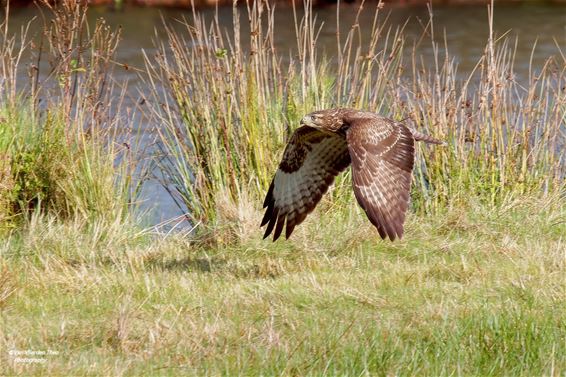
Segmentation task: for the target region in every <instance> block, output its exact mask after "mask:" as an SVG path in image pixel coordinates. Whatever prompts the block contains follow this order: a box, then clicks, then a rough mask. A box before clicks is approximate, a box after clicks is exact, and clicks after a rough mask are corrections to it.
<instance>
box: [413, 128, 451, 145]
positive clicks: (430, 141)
mask: <svg viewBox="0 0 566 377" xmlns="http://www.w3.org/2000/svg"><path fill="white" fill-rule="evenodd" d="M409 129H410V130H411V133H412V134H413V138H414V139H415V141H424V142H425V143H427V144H438V145H443V146H446V145H448V144H446V142H444V141H440V140H438V139H435V138H433V137H432V136H429V135H425V134H423V133H422V132H419V131H417V130H414V129H411V128H409Z"/></svg>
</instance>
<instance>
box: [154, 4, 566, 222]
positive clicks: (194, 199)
mask: <svg viewBox="0 0 566 377" xmlns="http://www.w3.org/2000/svg"><path fill="white" fill-rule="evenodd" d="M382 5H383V4H382V3H379V4H378V5H377V7H376V8H375V18H374V22H373V24H372V25H371V28H370V29H368V30H362V29H361V26H360V24H359V23H358V18H359V15H360V12H362V9H363V6H364V5H363V4H362V5H361V6H360V8H359V11H358V17H357V18H356V21H355V22H354V24H353V25H352V26H351V27H350V29H349V31H348V33H347V34H346V35H345V36H343V35H340V34H339V32H337V51H338V55H337V56H335V57H320V51H319V48H318V47H317V36H318V33H319V31H320V28H321V25H320V24H319V23H318V22H317V21H316V12H315V11H314V10H313V9H312V5H311V3H310V2H306V3H305V4H304V8H303V9H301V10H300V11H301V12H302V13H303V16H302V17H301V18H299V17H298V16H297V13H298V11H297V10H296V9H295V8H293V10H294V11H295V31H296V32H295V34H296V43H297V50H296V54H291V58H290V61H289V62H284V60H283V58H282V57H283V56H286V54H280V53H279V52H278V50H277V46H276V45H275V42H274V37H273V35H274V33H276V32H277V28H278V27H281V25H277V24H276V23H275V21H274V18H275V17H274V14H275V9H274V8H273V7H272V5H270V4H269V3H268V2H253V4H250V3H248V5H247V8H246V9H245V10H244V13H245V16H246V17H243V19H245V20H247V21H248V24H249V25H248V29H249V31H248V32H244V31H243V30H244V28H243V27H242V26H241V25H240V12H241V8H239V7H234V8H233V18H232V20H233V25H232V28H231V29H230V30H228V31H224V30H223V29H222V26H221V25H220V24H219V20H218V16H217V17H216V18H214V19H213V20H212V21H211V22H210V23H207V22H206V21H205V19H204V17H203V16H202V15H201V14H199V13H198V12H196V11H193V16H192V18H191V21H187V20H185V21H184V23H183V24H184V27H183V30H182V31H177V30H173V29H171V28H167V29H166V32H167V36H168V40H167V42H166V43H162V44H160V45H159V46H158V47H159V53H158V54H157V55H156V56H146V65H147V68H148V71H149V73H150V77H149V79H148V81H149V83H150V84H151V87H152V88H153V94H154V99H153V102H154V103H158V104H159V106H154V107H153V111H154V115H155V116H156V117H157V119H158V121H159V123H160V124H161V126H160V128H159V129H158V132H159V133H160V136H161V147H162V156H161V157H162V159H161V160H160V161H161V168H162V171H163V172H164V176H165V177H166V178H167V179H170V181H169V182H168V184H171V185H172V186H169V189H170V190H171V192H172V194H173V195H174V197H175V198H176V199H177V200H179V201H180V202H182V203H183V204H184V205H186V206H187V207H188V210H189V213H190V215H191V217H192V219H193V221H214V220H215V218H216V216H217V203H216V201H217V196H218V195H219V193H228V195H229V196H230V198H231V199H232V200H234V201H237V200H238V198H240V197H241V193H242V192H243V191H245V192H246V197H249V198H252V199H253V200H255V201H256V202H257V203H258V204H259V203H260V202H261V197H262V196H263V195H264V193H265V189H266V187H267V186H268V184H269V182H270V179H271V176H272V174H273V172H274V170H275V168H276V165H277V163H278V160H279V158H280V156H281V153H282V149H283V147H284V144H285V142H286V140H287V139H288V137H289V135H290V134H291V133H292V131H293V130H294V129H295V128H296V127H297V126H298V120H299V119H300V117H301V116H302V115H303V114H304V113H307V112H310V111H312V110H314V109H320V108H326V107H333V106H347V107H355V108H362V109H367V110H371V111H376V112H379V113H382V114H384V115H387V116H390V117H393V118H395V119H397V120H401V119H406V122H407V123H408V125H409V126H411V127H417V128H420V129H424V131H425V132H428V133H430V134H432V135H434V136H436V137H439V138H443V139H445V140H446V141H447V142H448V144H449V145H448V147H446V148H444V149H440V148H435V149H428V148H427V147H423V146H421V147H419V161H418V163H417V166H416V169H415V181H416V185H415V186H414V192H413V205H414V208H415V209H417V210H419V211H425V212H427V211H439V210H442V209H443V208H445V207H446V206H447V205H452V204H455V203H465V201H466V200H467V198H469V197H470V196H471V195H472V196H476V197H478V198H479V199H480V200H482V201H485V202H487V203H492V204H497V203H499V202H501V200H502V198H504V197H506V196H508V195H522V194H527V193H537V192H540V193H541V195H542V194H546V193H548V192H550V191H555V190H563V189H564V173H565V170H566V168H565V164H564V155H563V149H562V148H561V146H562V145H564V131H563V127H564V122H565V121H564V117H565V109H566V105H565V101H566V98H565V92H564V90H563V89H562V88H563V87H564V85H565V82H564V80H565V69H564V64H562V63H563V62H562V61H559V60H556V59H555V58H553V57H549V59H548V61H547V64H545V66H544V67H542V69H541V70H540V72H539V73H537V74H536V75H534V74H533V75H531V77H529V82H528V83H527V84H526V85H523V84H521V83H520V82H519V81H518V79H517V78H516V76H515V73H514V53H513V47H512V46H511V45H510V42H509V41H508V40H506V39H503V40H496V36H495V35H494V33H493V12H492V8H490V13H489V17H490V31H491V33H490V38H489V40H488V41H487V44H486V49H485V52H484V54H483V56H482V57H481V58H480V60H479V61H478V64H477V67H476V69H475V70H474V72H472V73H471V74H470V75H469V77H468V78H467V79H466V80H464V81H462V80H459V79H458V78H457V77H458V71H457V66H456V65H455V63H454V61H453V59H452V58H451V57H450V55H449V53H448V51H447V50H446V51H445V49H444V48H442V47H441V46H440V45H439V44H438V43H437V42H436V38H435V35H434V28H433V24H432V22H431V23H430V24H429V25H428V26H427V29H428V30H425V31H424V32H427V33H429V34H430V35H431V36H432V37H431V38H430V43H431V44H432V46H433V51H434V62H432V64H428V62H427V63H423V62H422V61H423V59H422V58H421V56H420V55H419V53H418V48H417V47H418V46H410V47H407V44H406V42H405V39H404V37H403V30H402V27H401V28H398V29H395V30H393V29H391V28H388V27H387V26H386V23H384V22H382V21H381V19H382V16H381V15H380V10H381V8H382ZM339 11H340V10H339V8H338V9H337V15H338V17H339ZM431 20H432V17H431ZM338 30H340V29H339V26H338ZM244 41H245V43H244ZM244 45H247V46H249V48H244V47H242V46H244ZM285 53H286V52H285ZM443 55H444V56H445V58H444V59H441V58H440V57H441V56H443ZM163 92H165V94H164V95H163ZM561 128H562V129H561ZM348 183H349V176H348V174H346V175H344V177H343V178H341V179H339V180H338V182H337V185H336V186H337V188H338V190H337V191H335V193H337V194H338V195H335V196H334V197H341V198H347V197H349V196H348V195H345V194H344V193H345V192H349V191H350V190H344V189H345V188H346V187H347V185H348Z"/></svg>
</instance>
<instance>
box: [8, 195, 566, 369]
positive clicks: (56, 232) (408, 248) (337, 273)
mask: <svg viewBox="0 0 566 377" xmlns="http://www.w3.org/2000/svg"><path fill="white" fill-rule="evenodd" d="M326 204H327V206H326V207H324V206H323V208H321V209H320V210H317V211H316V212H315V214H314V215H313V216H312V218H310V219H309V220H307V222H306V224H305V226H301V227H300V229H298V231H297V234H296V237H294V239H292V240H291V241H289V242H278V243H271V242H268V241H262V240H260V234H259V233H258V232H256V231H255V230H256V228H255V226H254V228H253V230H247V227H246V226H247V225H250V224H254V225H256V224H257V221H258V220H259V219H260V215H261V214H260V213H259V212H258V211H249V212H242V213H243V214H244V215H242V217H241V218H240V221H241V222H242V223H243V224H244V225H242V228H241V229H242V232H238V230H237V229H236V228H234V229H233V232H235V233H236V234H238V237H239V240H240V241H239V242H238V243H235V242H232V243H231V244H230V245H217V246H210V244H207V243H206V240H199V241H192V242H191V241H189V240H187V239H184V238H179V237H176V236H171V237H168V238H165V239H163V238H161V237H157V238H155V237H151V236H150V235H149V234H139V233H136V231H135V230H134V229H130V230H127V229H126V230H121V231H120V232H117V233H116V234H113V235H110V236H109V237H108V238H100V237H99V234H98V233H97V232H93V231H89V230H86V229H84V227H82V226H81V225H80V224H67V225H60V224H58V223H57V222H53V221H51V222H50V221H49V219H45V218H41V217H37V218H35V219H33V220H32V221H31V222H30V223H29V224H28V227H27V228H26V229H25V231H23V232H21V233H19V234H18V235H14V236H13V237H11V238H10V239H8V240H4V241H2V243H1V244H0V250H2V254H3V266H2V268H3V271H4V274H3V276H4V277H3V279H2V281H1V283H0V284H1V286H0V297H2V301H0V305H1V307H2V336H1V337H0V344H1V346H0V347H1V349H2V350H3V351H2V353H1V356H0V360H2V362H1V365H4V367H3V368H4V370H3V371H2V374H19V375H28V374H37V375H39V374H43V373H50V374H54V375H68V374H73V375H83V374H86V375H93V374H96V375H108V374H111V375H179V374H198V375H202V374H213V375H217V374H247V375H250V374H264V375H272V374H284V375H289V374H295V375H306V374H311V375H321V374H331V375H361V374H370V375H414V374H420V375H524V376H533V375H556V376H559V375H562V374H564V373H565V372H566V356H565V355H566V349H565V339H566V314H565V311H564V307H565V305H566V297H565V295H564V292H565V289H566V282H565V280H564V270H565V265H564V263H565V260H564V234H566V225H565V222H564V219H565V215H566V212H565V211H566V209H565V207H564V206H563V203H559V205H556V202H554V203H551V201H548V202H542V201H540V200H537V199H533V201H532V202H531V203H530V204H527V202H526V201H512V202H511V201H510V202H508V203H506V205H505V206H504V207H503V208H499V209H494V208H488V207H485V206H484V205H480V204H476V205H470V207H469V208H466V209H463V208H460V209H453V210H448V211H447V212H446V213H445V214H444V216H414V215H413V216H409V219H408V226H407V228H408V230H407V234H406V237H405V239H404V240H403V241H402V242H398V243H388V242H383V241H381V240H379V238H378V236H377V234H376V232H375V231H374V230H373V229H372V228H371V226H370V225H368V223H367V221H365V219H364V218H363V216H362V214H360V213H359V212H360V211H356V210H353V208H355V207H353V206H352V207H350V206H348V207H346V208H344V211H336V210H332V211H326V210H328V209H329V207H328V204H329V203H326ZM351 209H352V211H350V210H351ZM525 219H528V221H525ZM120 235H121V236H120ZM10 292H13V293H11V294H10ZM11 349H24V350H25V349H33V350H47V349H52V350H56V351H58V352H59V355H57V356H50V357H48V361H47V362H46V363H45V364H44V365H29V364H28V365H26V364H14V363H13V361H12V360H10V357H9V356H8V354H7V352H6V351H7V350H11Z"/></svg>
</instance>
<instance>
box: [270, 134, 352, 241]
mask: <svg viewBox="0 0 566 377" xmlns="http://www.w3.org/2000/svg"><path fill="white" fill-rule="evenodd" d="M349 164H350V156H349V153H348V146H347V144H346V140H345V139H344V137H343V136H340V135H338V134H333V133H324V132H321V131H319V130H317V129H315V128H312V127H308V126H302V127H299V128H298V129H297V130H296V131H295V132H294V134H293V136H292V137H291V139H290V141H289V143H288V144H287V147H286V148H285V152H284V153H283V158H282V161H281V163H280V165H279V169H278V170H277V172H276V173H275V176H274V178H273V180H272V182H271V185H270V187H269V191H268V192H267V195H266V197H265V201H264V203H263V207H264V208H266V211H265V215H264V217H263V220H262V222H261V226H264V225H267V229H266V230H265V234H264V238H266V237H268V236H269V235H270V234H271V233H272V232H273V240H274V241H275V240H277V239H278V238H279V236H280V235H281V233H282V231H283V228H284V227H285V238H289V236H290V235H291V233H292V232H293V229H294V228H295V226H297V225H298V224H300V223H301V222H303V220H304V219H305V217H306V216H307V215H308V214H309V213H310V212H312V211H313V209H314V208H315V207H316V205H317V204H318V202H319V201H320V199H321V198H322V195H324V193H326V191H327V190H328V187H329V186H330V185H331V184H332V183H333V182H334V178H335V177H336V175H337V174H338V173H340V172H341V171H343V170H344V169H345V168H346V167H347V166H348V165H349Z"/></svg>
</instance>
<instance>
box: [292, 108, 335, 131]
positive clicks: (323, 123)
mask: <svg viewBox="0 0 566 377" xmlns="http://www.w3.org/2000/svg"><path fill="white" fill-rule="evenodd" d="M338 115H339V113H338V111H333V110H321V111H314V112H312V113H310V114H307V115H305V116H304V117H303V119H301V126H309V127H312V128H316V129H318V130H321V131H330V132H336V131H337V130H338V129H340V127H342V125H343V124H344V122H343V120H342V119H341V117H339V116H338Z"/></svg>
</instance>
